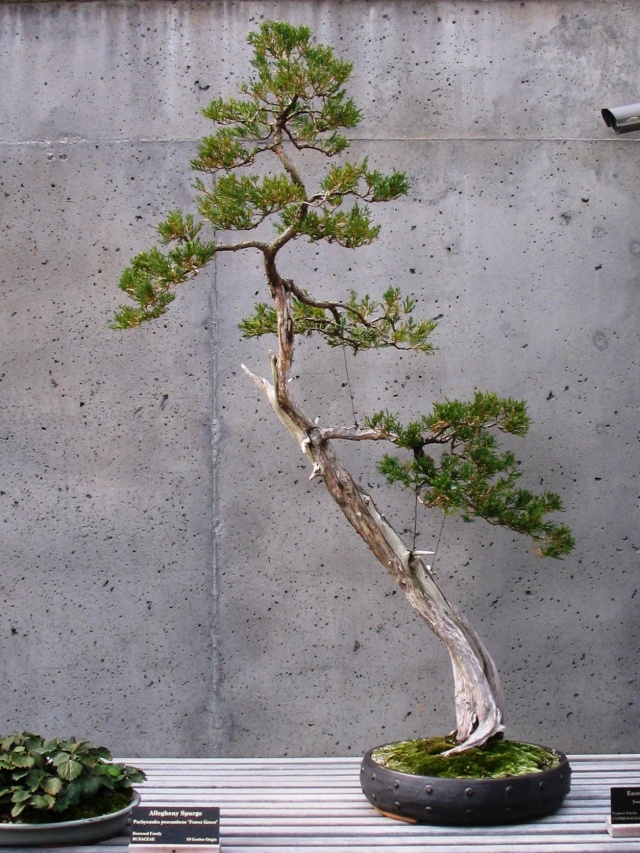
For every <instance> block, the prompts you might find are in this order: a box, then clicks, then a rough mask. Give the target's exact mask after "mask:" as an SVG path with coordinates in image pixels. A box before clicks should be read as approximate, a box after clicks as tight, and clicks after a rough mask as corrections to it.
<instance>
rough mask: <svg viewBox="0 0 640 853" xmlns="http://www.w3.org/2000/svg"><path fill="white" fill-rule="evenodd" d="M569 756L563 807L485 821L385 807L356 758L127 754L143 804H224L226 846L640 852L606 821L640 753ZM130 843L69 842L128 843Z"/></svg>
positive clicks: (261, 851)
mask: <svg viewBox="0 0 640 853" xmlns="http://www.w3.org/2000/svg"><path fill="white" fill-rule="evenodd" d="M569 757H570V761H571V765H572V768H573V776H572V783H571V792H570V793H569V795H568V797H567V799H566V800H565V803H564V805H563V806H562V808H561V809H560V811H559V812H558V813H557V814H555V815H553V816H552V817H549V818H545V819H543V820H540V821H537V822H535V823H530V824H521V825H513V826H504V827H495V828H482V829H480V828H470V829H458V828H453V827H432V826H426V825H412V824H406V823H402V822H399V821H395V820H391V819H389V818H385V817H382V816H381V815H379V814H378V813H377V812H376V811H375V810H374V809H373V808H372V807H371V806H370V805H369V803H368V802H367V801H366V800H365V798H364V797H363V795H362V793H361V791H360V784H359V771H360V760H359V759H358V758H289V759H268V758H263V759H140V758H128V759H124V760H125V761H127V762H129V763H134V764H135V765H136V766H138V767H140V768H142V769H143V770H144V771H145V772H146V773H147V777H148V778H147V782H146V783H145V784H144V785H140V786H138V790H139V791H140V793H141V795H142V802H143V805H146V806H165V807H167V806H177V805H182V806H184V805H188V806H219V807H220V814H221V820H220V843H221V851H222V853H294V851H300V850H302V851H305V850H306V851H315V853H373V851H379V853H534V852H535V853H538V852H539V853H571V851H575V853H596V851H597V853H605V851H611V853H640V838H611V837H610V835H609V834H608V832H607V828H606V824H605V820H606V817H607V815H608V814H609V808H610V789H611V788H612V787H617V786H637V785H638V782H640V756H638V755H590V756H587V755H574V756H569ZM128 843H129V838H128V836H125V835H123V836H120V837H118V838H115V839H112V840H111V841H105V842H102V843H100V844H95V845H92V846H87V847H66V848H64V850H65V851H67V853H73V852H74V851H75V853H125V850H126V847H127V845H128ZM49 849H51V848H49ZM4 850H5V851H6V850H13V851H14V853H19V851H20V850H22V851H24V850H25V848H17V847H16V848H4Z"/></svg>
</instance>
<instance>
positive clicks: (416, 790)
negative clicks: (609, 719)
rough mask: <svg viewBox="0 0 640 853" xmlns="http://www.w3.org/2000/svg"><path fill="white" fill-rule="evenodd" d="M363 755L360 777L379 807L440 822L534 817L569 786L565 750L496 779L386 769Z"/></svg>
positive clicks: (554, 806)
mask: <svg viewBox="0 0 640 853" xmlns="http://www.w3.org/2000/svg"><path fill="white" fill-rule="evenodd" d="M376 749H380V747H376V748H375V749H372V750H369V752H367V753H366V755H365V756H364V759H363V761H362V766H361V768H360V783H361V786H362V791H363V793H364V795H365V797H366V798H367V799H368V800H369V802H370V803H371V805H372V806H374V808H376V809H377V810H378V811H379V812H382V813H383V814H385V815H387V816H389V817H393V818H396V819H399V820H407V821H411V822H418V823H432V824H437V825H442V826H495V825H497V824H504V823H517V822H519V821H527V820H535V819H536V818H540V817H544V816H545V815H550V814H553V813H554V812H555V811H557V810H558V809H559V808H560V806H561V805H562V802H563V800H564V798H565V797H566V795H567V794H568V792H569V788H570V782H571V767H570V765H569V761H568V760H567V756H566V755H564V754H563V753H561V752H558V751H557V750H552V751H553V752H555V753H556V754H557V755H558V756H559V757H560V761H559V763H558V764H557V765H556V766H555V767H552V768H551V769H549V770H543V771H541V772H539V773H529V774H527V775H525V776H508V777H506V778H501V779H448V778H445V777H441V776H417V775H413V774H411V773H401V772H399V771H397V770H390V769H389V768H387V767H383V766H382V765H380V764H378V763H376V762H375V761H374V760H373V758H372V753H375V751H376Z"/></svg>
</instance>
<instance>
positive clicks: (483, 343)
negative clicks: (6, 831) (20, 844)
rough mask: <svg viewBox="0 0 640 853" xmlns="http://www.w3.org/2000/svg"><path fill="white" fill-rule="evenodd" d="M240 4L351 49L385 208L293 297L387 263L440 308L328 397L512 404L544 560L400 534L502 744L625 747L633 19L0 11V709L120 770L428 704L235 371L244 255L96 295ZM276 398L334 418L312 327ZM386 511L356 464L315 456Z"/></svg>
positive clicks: (361, 738) (358, 566)
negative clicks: (469, 639) (543, 539)
mask: <svg viewBox="0 0 640 853" xmlns="http://www.w3.org/2000/svg"><path fill="white" fill-rule="evenodd" d="M266 17H272V18H285V19H288V20H290V21H293V22H295V23H305V24H309V25H311V26H312V27H313V28H314V30H315V31H316V33H317V36H318V38H319V39H320V40H321V41H324V42H328V43H331V44H332V45H333V46H334V47H335V48H336V49H337V51H338V52H339V53H340V54H342V55H344V56H346V57H348V58H349V59H351V60H353V62H354V63H355V73H354V78H353V85H352V92H353V94H354V96H355V98H356V100H357V102H358V104H359V105H360V106H361V107H363V108H364V109H365V111H366V118H365V120H364V121H363V123H362V125H361V126H360V127H359V128H358V129H357V130H356V131H355V132H354V143H353V149H352V150H353V154H354V156H357V157H361V156H363V155H365V154H366V155H368V156H369V157H370V158H371V161H372V162H373V163H374V164H375V165H376V166H378V167H380V168H383V169H391V168H394V167H395V168H403V169H405V170H406V171H407V173H408V175H409V178H410V180H411V185H412V189H411V192H410V194H409V196H408V197H407V198H406V199H404V200H402V201H400V202H398V203H397V204H393V205H386V206H384V207H382V208H380V209H379V210H377V211H376V213H377V217H378V221H379V222H380V223H381V224H382V226H383V230H382V237H381V239H380V241H379V242H378V243H377V244H375V245H374V246H372V247H369V248H367V249H363V250H359V251H358V252H354V253H350V252H347V251H343V250H339V249H331V248H327V247H319V248H315V247H314V248H309V247H302V246H301V247H299V248H296V249H295V250H292V251H291V253H290V255H289V257H288V259H287V262H286V263H285V264H284V266H283V269H282V271H283V273H284V274H286V275H291V276H293V277H295V278H296V280H297V281H298V283H299V284H301V285H303V286H307V285H312V284H314V283H315V282H316V281H321V282H322V292H323V293H327V294H334V293H338V292H339V288H344V287H345V286H347V287H355V288H357V289H360V290H362V291H365V292H366V291H368V292H370V293H371V294H378V293H380V292H381V291H382V290H383V289H384V288H385V287H386V286H387V285H388V284H389V283H390V282H391V283H393V284H397V285H401V286H402V287H403V288H404V289H406V290H407V291H408V292H410V293H412V294H414V295H415V296H416V297H417V298H418V299H419V300H420V305H421V310H422V311H423V312H424V314H425V315H426V316H430V317H433V316H437V315H442V319H441V322H440V326H439V329H438V331H437V333H436V342H437V344H438V346H439V350H438V352H437V354H436V355H435V356H433V357H432V358H430V359H424V358H418V357H416V358H412V357H409V356H407V355H404V356H397V355H389V354H381V355H375V354H373V355H363V356H358V358H357V359H356V360H355V361H354V360H352V361H351V362H350V367H349V369H350V375H351V380H352V383H353V385H354V393H355V406H356V409H357V412H358V413H359V415H360V416H362V413H364V412H366V411H367V410H371V409H374V410H375V409H377V408H383V407H387V406H388V407H394V408H397V409H398V410H400V411H401V412H403V413H408V412H414V413H415V412H416V411H420V410H428V409H429V407H430V404H431V402H432V401H433V400H434V399H439V398H441V397H443V396H445V395H446V396H454V395H458V396H462V395H468V394H471V393H472V392H473V390H474V389H475V388H492V389H495V390H496V391H497V392H499V393H501V394H503V395H512V396H516V397H525V398H527V399H528V400H529V404H530V412H531V415H532V417H533V419H534V425H533V427H532V429H531V433H530V437H529V438H528V439H527V440H526V441H525V442H521V443H519V444H518V445H517V452H518V455H519V458H521V459H522V462H523V468H524V470H525V471H526V472H527V473H526V476H525V480H524V482H525V483H526V484H528V485H530V486H531V487H533V488H538V487H543V488H548V489H552V490H555V491H558V492H559V493H560V494H561V495H562V497H563V499H564V502H565V505H566V509H567V512H566V521H567V522H568V523H570V524H571V525H572V526H573V528H574V531H575V535H576V538H577V542H578V545H577V548H576V551H575V553H574V554H573V555H572V556H571V557H570V558H568V559H566V560H565V561H563V562H554V561H542V560H540V559H538V558H537V557H536V556H535V555H534V554H533V553H532V552H531V550H530V549H529V546H528V543H527V542H525V541H523V540H517V541H516V539H515V537H514V536H512V535H510V534H509V533H505V532H503V531H499V530H495V529H492V528H489V527H488V526H486V525H484V526H483V525H482V523H481V522H477V523H476V524H473V525H465V524H464V523H462V522H460V521H457V520H455V519H448V520H447V521H446V522H445V524H444V526H443V527H442V528H441V522H440V518H439V517H437V516H424V517H421V518H420V521H419V536H418V544H419V547H422V548H429V547H432V546H433V545H434V544H435V543H436V542H439V547H438V555H437V558H436V564H435V566H436V569H437V571H438V573H439V576H440V578H441V581H442V583H443V585H444V587H445V588H446V589H447V590H448V591H449V592H450V593H451V595H452V597H453V598H454V599H455V600H457V601H458V603H459V604H460V605H461V606H462V608H463V610H465V611H466V613H467V614H468V615H469V617H470V618H471V620H472V622H473V623H474V624H475V625H476V627H477V628H478V629H479V630H480V632H481V633H482V634H483V636H484V637H485V639H486V641H487V644H488V646H489V648H490V649H491V650H492V651H493V652H494V654H495V658H496V661H497V664H498V667H499V669H500V671H501V673H502V676H503V679H504V682H505V689H506V694H507V708H508V711H509V720H508V723H509V732H510V734H511V735H512V736H514V737H519V738H528V739H532V740H537V741H541V742H552V743H553V744H554V745H557V746H559V747H561V748H563V749H565V750H567V751H574V752H575V751H635V750H637V745H638V744H637V732H638V725H639V723H640V715H639V703H638V700H637V695H638V652H639V635H638V617H637V613H638V597H637V589H638V586H639V585H640V578H639V572H638V550H639V549H640V533H639V531H638V494H639V492H638V488H639V483H638V467H637V458H638V454H637V448H638V444H637V442H638V402H639V400H638V398H639V385H638V378H637V363H636V359H637V352H638V308H637V305H638V297H639V289H640V219H639V216H638V181H639V178H640V135H635V136H633V135H632V136H626V137H624V136H622V137H616V136H614V134H612V132H611V131H609V130H607V128H606V127H605V126H604V124H603V123H602V121H601V118H600V115H599V109H600V107H602V106H605V105H614V104H617V103H630V102H634V101H637V100H639V99H640V88H639V85H640V84H639V81H638V50H639V49H638V45H639V44H640V20H639V19H638V16H637V9H636V4H635V3H633V2H628V0H625V2H606V1H605V2H595V0H593V2H588V0H555V1H554V0H548V2H531V0H528V2H522V3H519V2H512V1H511V0H495V2H482V0H476V2H473V0H469V2H467V1H466V0H463V1H461V2H445V0H442V2H415V0H414V2H409V0H407V2H359V1H358V0H355V2H345V3H342V2H306V0H297V2H253V0H247V2H240V1H239V2H197V0H194V2H162V0H145V2H137V3H136V2H85V3H76V2H60V3H47V2H42V3H38V2H36V3H28V4H25V3H11V2H10V3H2V4H1V5H0V33H1V38H0V79H1V80H2V84H3V85H2V97H1V102H2V121H1V124H0V158H1V163H2V170H1V173H0V234H1V241H0V251H1V252H2V260H1V266H0V286H1V292H2V303H1V309H0V324H1V342H2V344H1V347H0V449H1V453H2V455H1V457H0V459H1V462H0V464H1V471H0V474H1V480H0V520H1V527H0V529H1V530H2V540H1V548H2V563H1V566H2V568H1V571H0V648H1V655H0V683H1V684H2V685H3V689H2V701H1V702H0V727H1V729H2V730H3V731H7V732H8V731H10V730H15V729H18V728H30V729H32V730H42V731H44V732H46V733H49V734H70V733H73V734H76V735H77V736H87V737H93V738H95V739H97V740H99V741H102V742H106V743H107V744H108V745H111V746H112V748H113V749H114V750H115V751H116V752H117V753H118V754H121V755H122V754H128V755H151V754H155V755H167V756H170V755H192V756H204V755H217V754H227V755H284V754H287V755H302V754H327V755H328V754H350V753H353V754H357V753H359V752H361V751H362V750H364V749H365V748H367V747H368V746H371V745H373V744H375V743H379V742H384V741H388V740H391V739H395V738H400V737H405V736H413V735H414V734H429V733H439V732H442V731H444V730H448V729H450V728H451V726H452V723H453V686H452V680H451V675H450V670H449V664H448V661H447V656H446V654H445V652H444V651H443V649H441V648H440V646H439V644H438V642H437V641H436V640H435V639H434V638H432V637H431V635H430V634H429V632H428V630H427V629H426V628H425V627H424V626H423V625H422V624H421V623H419V622H418V620H417V619H415V618H414V617H413V616H412V613H411V611H410V608H409V607H408V605H407V604H406V603H405V602H404V601H403V600H401V596H400V595H399V594H398V593H397V592H396V590H395V589H394V587H393V585H392V583H391V581H390V580H389V579H388V578H387V577H386V576H385V573H384V571H383V569H382V568H381V567H379V566H378V565H377V564H376V563H375V561H374V559H373V558H372V557H371V556H370V555H369V553H368V552H367V551H366V549H365V548H364V546H363V545H362V544H361V543H360V542H359V541H358V540H357V538H356V537H355V535H354V534H353V533H352V531H351V530H350V529H349V528H347V527H346V526H345V523H344V522H343V520H342V519H341V518H340V517H339V516H338V512H337V510H336V508H335V507H334V506H333V505H332V504H331V503H330V502H329V499H328V498H327V497H326V495H325V494H324V492H323V489H322V486H321V485H320V484H317V483H314V484H310V483H309V482H308V480H307V477H308V469H307V466H306V464H305V462H304V460H303V458H302V457H301V455H300V453H299V451H298V449H297V448H296V447H295V446H293V445H292V443H291V441H290V439H289V437H288V436H287V435H285V434H283V433H282V431H281V430H280V429H279V427H278V424H277V423H274V419H273V417H272V415H271V413H270V410H269V409H268V407H267V405H266V403H265V401H264V400H263V399H261V398H259V397H258V396H257V394H256V391H255V388H254V387H253V386H252V384H251V383H250V382H248V381H247V379H246V378H245V377H244V374H242V372H241V371H240V363H241V362H244V363H246V364H247V365H249V366H250V367H251V368H252V369H253V370H254V371H256V372H265V371H266V370H267V360H266V351H267V348H268V345H269V344H268V342H266V341H257V342H256V341H251V342H246V341H243V340H242V339H241V338H240V335H239V332H238V331H237V323H238V321H239V320H240V319H241V318H242V316H243V315H245V314H246V313H248V311H249V308H250V305H251V304H252V302H253V300H254V297H255V295H256V294H258V295H259V298H264V287H263V283H262V280H261V277H260V271H259V266H258V258H257V257H256V256H251V255H249V256H245V257H239V256H225V257H221V258H220V259H219V261H218V262H217V263H216V265H215V266H212V267H211V268H210V270H209V271H208V272H207V273H206V274H205V275H203V276H202V277H201V278H200V280H198V281H197V283H195V284H193V285H189V286H187V287H185V288H184V289H183V291H182V292H181V294H180V295H179V298H178V299H177V301H176V303H174V306H173V307H172V310H171V312H170V314H169V315H168V316H167V318H166V321H165V320H163V321H161V322H159V323H157V324H156V325H155V326H147V327H146V328H142V329H139V330H135V331H132V332H129V333H119V334H118V333H115V332H112V331H110V330H109V329H108V323H109V321H110V318H111V316H112V312H113V310H114V308H115V306H116V305H117V303H118V302H119V292H118V291H117V289H116V282H117V279H118V276H119V273H120V271H121V269H122V268H123V266H125V265H126V263H127V262H128V260H129V258H130V257H131V256H132V254H133V253H135V252H137V251H140V250H142V249H143V248H145V247H148V246H149V245H150V244H151V241H152V240H153V228H154V226H155V223H156V222H157V221H158V219H159V218H160V217H161V216H162V215H163V214H164V213H165V212H166V211H167V210H168V209H170V208H171V207H174V206H178V205H182V206H185V207H189V206H190V203H191V201H190V200H191V198H192V193H191V190H190V183H191V180H192V178H191V174H190V173H189V172H188V171H187V170H186V169H185V166H186V163H187V161H188V159H189V157H190V156H192V155H193V154H194V151H195V146H196V140H197V139H198V138H199V137H200V136H201V135H202V134H203V133H206V132H208V131H209V127H208V124H207V122H206V121H205V120H204V119H203V118H202V117H201V116H200V115H199V110H200V108H202V107H203V106H205V105H206V104H207V103H208V101H209V99H210V98H211V97H212V96H213V95H215V94H218V93H222V94H224V95H231V94H233V93H235V90H236V86H237V84H238V83H239V82H240V81H241V80H242V79H243V77H244V76H245V75H246V67H245V61H246V58H247V55H248V51H247V47H246V45H245V41H244V40H245V37H246V35H247V33H248V32H249V30H251V29H252V28H254V27H255V26H256V25H257V23H258V22H259V21H260V20H261V19H263V18H266ZM297 364H298V368H299V371H298V372H299V391H298V394H299V397H300V398H301V399H302V400H305V401H307V402H308V403H309V406H310V409H311V411H312V412H313V413H314V414H316V413H317V415H318V416H319V417H320V418H321V420H322V421H323V422H326V423H330V422H331V423H337V422H346V423H349V422H350V421H351V418H352V415H351V410H350V403H349V399H348V395H347V393H346V392H345V388H344V383H345V377H344V368H343V364H342V355H341V353H339V352H338V353H335V352H332V351H331V352H325V351H324V350H321V349H320V348H319V346H318V344H317V343H316V342H315V341H313V340H311V341H306V342H304V344H303V345H302V347H301V352H300V355H299V358H298V362H297ZM344 452H345V454H347V455H348V456H349V457H350V459H351V462H352V464H353V468H354V471H355V473H356V474H357V475H358V476H359V477H361V478H362V480H363V481H364V482H365V483H366V484H368V486H369V487H370V488H371V489H372V491H373V494H374V495H375V497H376V500H377V502H378V503H379V504H380V505H382V506H387V507H388V512H389V515H390V517H392V518H393V520H394V521H395V522H396V523H397V524H398V526H399V527H400V528H401V529H407V530H410V529H412V527H413V506H412V504H411V501H410V500H409V499H408V498H407V497H406V496H404V495H402V494H401V493H395V492H393V493H391V494H389V493H388V492H387V489H386V487H384V486H383V484H382V483H381V482H380V478H379V476H378V475H377V474H376V472H375V458H376V456H377V454H378V453H379V450H378V449H377V448H374V451H373V455H370V450H367V449H365V448H363V447H360V446H359V447H357V448H352V447H348V448H345V451H344Z"/></svg>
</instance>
